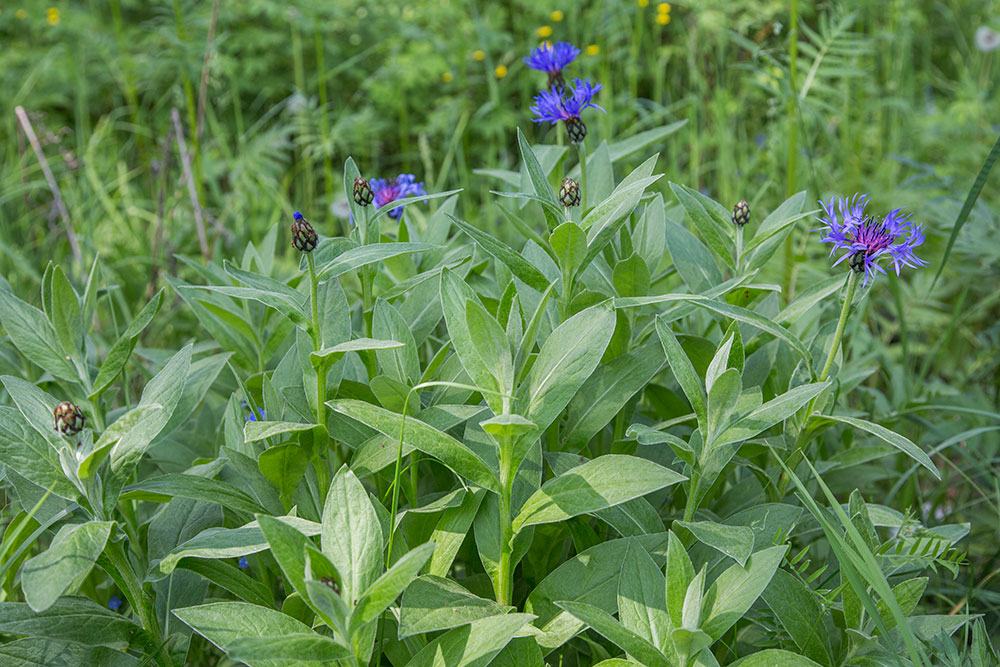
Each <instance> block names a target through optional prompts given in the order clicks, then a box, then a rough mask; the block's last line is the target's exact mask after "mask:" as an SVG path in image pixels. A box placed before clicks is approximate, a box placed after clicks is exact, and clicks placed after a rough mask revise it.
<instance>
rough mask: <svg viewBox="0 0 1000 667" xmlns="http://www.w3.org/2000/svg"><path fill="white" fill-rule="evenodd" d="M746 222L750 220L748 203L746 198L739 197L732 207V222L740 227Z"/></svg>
mask: <svg viewBox="0 0 1000 667" xmlns="http://www.w3.org/2000/svg"><path fill="white" fill-rule="evenodd" d="M748 222H750V204H749V203H747V200H746V199H741V200H739V201H738V202H736V206H734V207H733V224H734V225H736V226H737V227H742V226H743V225H745V224H747V223H748Z"/></svg>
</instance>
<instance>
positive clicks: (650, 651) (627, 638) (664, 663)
mask: <svg viewBox="0 0 1000 667" xmlns="http://www.w3.org/2000/svg"><path fill="white" fill-rule="evenodd" d="M556 604H557V605H559V606H560V607H562V608H563V609H565V610H566V611H568V612H569V613H571V614H573V615H574V616H576V617H577V618H578V619H580V620H581V621H583V622H584V623H586V624H587V625H589V626H590V627H591V628H593V630H594V631H595V632H597V633H598V634H599V635H601V636H602V637H604V638H605V639H607V640H608V641H611V642H613V643H614V644H615V645H616V646H618V647H619V648H620V649H622V650H623V651H625V652H626V653H628V654H629V655H632V656H635V657H636V658H638V659H639V660H640V661H641V662H642V664H643V665H646V667H671V664H670V661H669V660H667V658H666V656H664V655H663V654H662V653H660V652H659V651H658V650H656V647H655V646H653V645H652V644H650V643H649V642H648V641H647V640H646V639H643V638H642V637H640V636H639V635H637V634H636V633H634V632H632V631H631V630H628V629H627V628H625V627H623V626H622V625H621V624H620V623H619V622H618V621H617V620H615V618H614V617H613V616H612V615H611V614H609V613H608V612H606V611H604V610H602V609H598V608H597V607H593V606H591V605H589V604H586V603H585V602H570V601H568V600H565V601H562V602H556Z"/></svg>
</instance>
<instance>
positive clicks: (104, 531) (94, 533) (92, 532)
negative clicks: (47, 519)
mask: <svg viewBox="0 0 1000 667" xmlns="http://www.w3.org/2000/svg"><path fill="white" fill-rule="evenodd" d="M113 527H114V522H112V521H88V522H87V523H79V524H65V525H63V526H62V527H61V528H60V529H59V532H57V533H56V535H55V537H53V538H52V543H51V544H49V547H48V548H47V549H46V550H45V551H43V552H42V553H40V554H38V555H37V556H35V557H34V558H31V559H29V560H27V561H25V563H24V568H23V569H22V571H21V585H22V587H23V588H24V599H25V600H26V601H27V602H28V606H29V607H31V608H32V609H33V610H34V611H36V612H40V611H45V610H46V609H48V608H49V607H51V606H52V605H53V604H55V601H56V600H58V599H59V596H61V595H62V594H63V593H65V592H66V591H67V590H71V589H75V588H77V587H78V586H80V584H82V583H83V580H84V579H85V578H86V577H87V575H88V574H89V573H90V569H91V568H92V567H93V566H94V562H95V561H96V560H97V557H98V556H100V555H101V552H102V551H104V545H105V544H107V541H108V536H110V535H111V529H112V528H113Z"/></svg>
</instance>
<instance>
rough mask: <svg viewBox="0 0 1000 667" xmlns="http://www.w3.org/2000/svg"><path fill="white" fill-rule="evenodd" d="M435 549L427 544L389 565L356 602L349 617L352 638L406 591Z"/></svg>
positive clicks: (430, 544) (432, 545)
mask: <svg viewBox="0 0 1000 667" xmlns="http://www.w3.org/2000/svg"><path fill="white" fill-rule="evenodd" d="M434 547H435V545H434V544H432V543H430V542H428V543H427V544H421V545H420V546H419V547H417V548H416V549H411V550H410V551H409V552H408V553H407V554H406V555H405V556H403V557H402V558H400V559H399V560H398V561H396V562H395V563H393V565H392V567H390V568H389V570H388V571H387V572H385V573H384V574H383V575H382V576H381V577H379V578H378V579H376V580H375V582H374V583H373V584H372V585H371V586H369V587H368V590H366V591H365V592H364V593H363V594H362V595H361V598H360V599H359V600H358V604H357V606H356V607H355V608H354V613H353V614H352V615H351V624H350V627H351V630H350V633H351V634H354V633H355V632H357V631H358V630H360V629H361V627H362V626H363V625H365V624H366V623H369V622H370V621H373V620H375V619H376V618H378V617H379V616H380V615H381V614H382V612H383V611H385V610H386V609H388V608H389V605H391V604H392V603H393V601H394V600H395V599H396V598H397V597H399V595H400V593H402V592H403V591H404V590H406V587H407V586H409V585H410V582H411V581H413V580H414V579H415V578H416V576H417V575H418V574H420V570H422V569H423V567H424V565H425V564H426V563H427V561H428V560H429V559H430V557H431V553H432V552H433V551H434Z"/></svg>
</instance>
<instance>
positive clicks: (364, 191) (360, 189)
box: [353, 176, 375, 206]
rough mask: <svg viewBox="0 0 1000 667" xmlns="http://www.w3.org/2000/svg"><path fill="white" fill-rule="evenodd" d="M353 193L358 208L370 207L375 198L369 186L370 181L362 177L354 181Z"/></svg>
mask: <svg viewBox="0 0 1000 667" xmlns="http://www.w3.org/2000/svg"><path fill="white" fill-rule="evenodd" d="M353 193H354V203H355V204H357V205H358V206H368V204H371V203H372V200H373V199H374V198H375V193H373V192H372V188H371V185H369V184H368V179H367V178H361V177H360V176H358V177H357V178H355V179H354V191H353Z"/></svg>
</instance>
